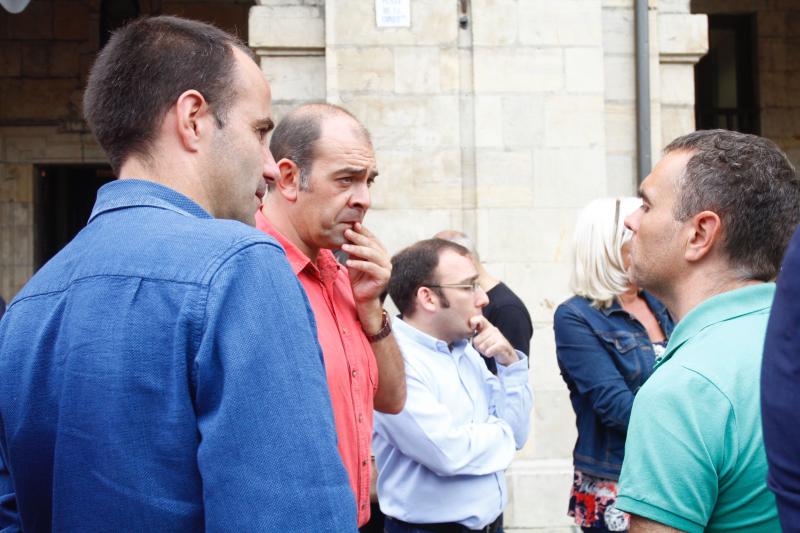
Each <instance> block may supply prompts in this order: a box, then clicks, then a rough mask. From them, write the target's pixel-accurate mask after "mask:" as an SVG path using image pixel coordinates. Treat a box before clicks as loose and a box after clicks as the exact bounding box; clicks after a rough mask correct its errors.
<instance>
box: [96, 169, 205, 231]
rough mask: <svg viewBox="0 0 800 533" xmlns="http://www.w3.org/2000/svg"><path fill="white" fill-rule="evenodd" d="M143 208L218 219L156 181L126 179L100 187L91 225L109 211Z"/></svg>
mask: <svg viewBox="0 0 800 533" xmlns="http://www.w3.org/2000/svg"><path fill="white" fill-rule="evenodd" d="M140 206H151V207H158V208H161V209H168V210H170V211H174V212H176V213H180V214H182V215H185V216H189V217H195V218H214V217H212V216H211V215H210V214H209V213H208V211H206V210H205V209H203V208H202V207H200V205H198V204H197V203H196V202H194V201H193V200H190V199H189V198H188V197H186V196H185V195H183V194H181V193H179V192H178V191H175V190H173V189H170V188H169V187H165V186H163V185H160V184H158V183H155V182H152V181H146V180H140V179H130V178H125V179H118V180H115V181H112V182H110V183H106V184H105V185H103V186H102V187H100V189H99V190H98V191H97V201H96V202H95V204H94V209H92V215H91V216H90V217H89V222H91V221H92V220H94V219H95V218H96V217H98V216H100V215H101V214H103V213H105V212H108V211H113V210H115V209H124V208H127V207H140Z"/></svg>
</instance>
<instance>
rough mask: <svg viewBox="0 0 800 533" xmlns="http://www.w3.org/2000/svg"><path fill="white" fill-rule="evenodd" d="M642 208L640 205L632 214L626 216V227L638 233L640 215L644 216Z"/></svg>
mask: <svg viewBox="0 0 800 533" xmlns="http://www.w3.org/2000/svg"><path fill="white" fill-rule="evenodd" d="M641 213H642V208H641V207H640V208H639V209H637V210H636V211H634V212H633V213H631V214H630V215H628V216H626V217H625V227H626V228H628V229H629V230H631V231H632V232H634V233H636V231H637V230H638V229H639V217H640V216H642V215H641Z"/></svg>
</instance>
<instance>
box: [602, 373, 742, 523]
mask: <svg viewBox="0 0 800 533" xmlns="http://www.w3.org/2000/svg"><path fill="white" fill-rule="evenodd" d="M733 413H734V412H733V408H732V406H731V403H730V401H729V399H728V398H727V397H726V396H725V394H723V393H722V392H721V391H720V390H719V389H718V388H717V387H716V386H715V385H714V384H713V383H712V382H710V381H709V380H708V379H707V378H706V377H705V376H703V375H701V374H700V373H698V372H697V371H695V370H692V369H689V368H686V367H684V366H681V365H680V364H675V363H673V364H667V365H665V366H663V367H661V368H660V369H658V370H657V371H656V372H655V374H654V375H653V377H652V378H650V380H649V381H648V382H647V383H646V384H645V385H644V387H642V389H641V390H640V391H639V393H638V394H637V396H636V400H635V401H634V405H633V413H632V415H631V422H630V426H629V427H628V436H627V440H626V444H625V460H624V461H623V464H622V474H621V476H620V487H619V496H618V499H617V507H618V508H620V509H622V510H623V511H627V512H629V513H632V514H635V515H639V516H642V517H644V518H648V519H650V520H654V521H656V522H659V523H661V524H665V525H668V526H671V527H673V528H676V529H681V530H684V531H689V532H695V531H696V532H702V531H703V530H704V529H705V526H706V525H707V524H708V521H709V518H710V517H711V514H712V512H713V510H714V506H715V503H716V501H717V495H718V487H719V483H720V481H721V479H723V478H724V477H725V476H726V475H730V474H731V472H730V469H729V468H728V466H727V465H731V464H734V463H735V460H736V454H737V453H738V446H737V443H736V437H735V436H736V431H735V424H736V420H735V417H734V414H733Z"/></svg>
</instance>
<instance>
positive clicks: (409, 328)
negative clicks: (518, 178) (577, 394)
mask: <svg viewBox="0 0 800 533" xmlns="http://www.w3.org/2000/svg"><path fill="white" fill-rule="evenodd" d="M389 293H390V294H391V296H392V300H394V303H395V305H397V308H398V309H399V310H400V320H396V321H395V323H394V326H393V327H394V331H395V336H396V339H397V342H398V344H399V346H400V349H401V351H402V352H403V358H404V360H405V369H406V382H407V391H408V392H407V399H406V404H405V408H404V409H403V410H402V411H401V412H400V413H398V414H396V415H389V414H383V413H375V430H374V441H373V443H374V445H373V449H374V451H375V456H376V459H377V463H378V471H379V472H380V473H379V476H378V499H379V500H380V505H381V510H382V511H383V512H384V514H386V517H387V518H386V523H385V528H386V532H387V533H406V532H411V531H415V532H416V531H422V532H428V531H430V532H462V531H486V532H496V531H499V530H500V529H501V527H500V521H499V520H498V517H499V516H500V514H501V513H502V512H503V509H504V507H505V505H506V503H507V490H506V484H505V475H504V474H505V469H506V468H508V466H509V465H510V464H511V461H512V460H513V459H514V453H515V451H516V450H518V449H520V448H521V447H522V446H523V445H524V444H525V441H526V440H527V438H528V431H529V428H530V410H531V406H532V404H533V395H532V393H531V389H530V386H529V385H528V364H527V360H526V356H525V354H523V353H522V352H519V351H516V350H514V348H513V347H512V346H511V344H510V343H509V342H508V341H507V340H506V338H505V337H503V335H502V334H501V333H500V331H499V330H498V329H497V328H496V327H494V326H493V325H492V324H490V323H489V322H488V321H487V320H486V318H485V317H484V316H483V314H482V313H481V309H482V308H483V307H484V306H485V305H486V304H487V303H488V301H489V299H488V298H487V296H486V293H485V292H484V291H483V289H482V288H481V286H480V283H479V282H478V272H477V271H476V269H475V266H474V265H473V263H472V261H471V260H470V258H469V252H468V251H467V249H466V248H464V247H463V246H460V245H458V244H455V243H452V242H449V241H445V240H442V239H429V240H425V241H420V242H418V243H416V244H414V245H413V246H411V247H409V248H406V249H405V250H403V251H401V252H400V253H398V254H397V255H396V256H395V257H393V258H392V276H391V279H390V280H389ZM480 354H483V355H484V356H487V357H493V358H494V359H495V360H496V361H497V366H498V373H497V376H494V375H492V374H491V373H490V372H489V371H488V370H487V368H486V365H485V364H484V363H483V361H482V360H481V355H480Z"/></svg>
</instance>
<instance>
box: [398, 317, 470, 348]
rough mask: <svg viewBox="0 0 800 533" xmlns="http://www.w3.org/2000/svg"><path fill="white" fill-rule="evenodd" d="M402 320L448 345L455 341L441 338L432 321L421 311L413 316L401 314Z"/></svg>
mask: <svg viewBox="0 0 800 533" xmlns="http://www.w3.org/2000/svg"><path fill="white" fill-rule="evenodd" d="M403 322H405V323H406V324H408V325H409V326H412V327H413V328H415V329H417V330H419V331H421V332H422V333H424V334H426V335H429V336H431V337H433V338H434V339H437V340H440V341H442V342H444V343H447V345H448V346H450V345H451V344H452V343H454V342H457V341H453V340H452V339H443V338H442V335H440V334H439V332H438V331H437V329H436V327H435V325H434V321H433V320H431V317H430V316H423V314H422V313H419V312H418V313H415V314H414V315H413V316H408V315H403ZM459 340H460V339H459Z"/></svg>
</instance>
